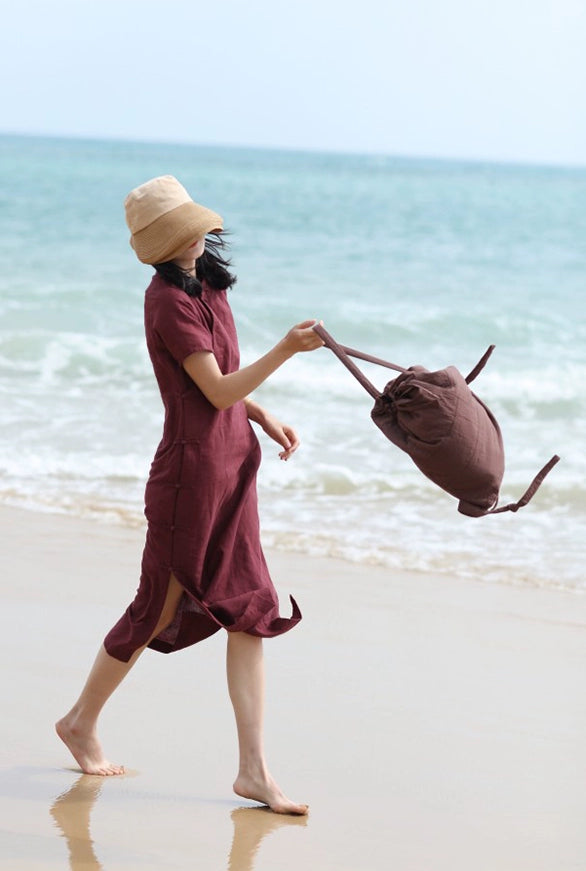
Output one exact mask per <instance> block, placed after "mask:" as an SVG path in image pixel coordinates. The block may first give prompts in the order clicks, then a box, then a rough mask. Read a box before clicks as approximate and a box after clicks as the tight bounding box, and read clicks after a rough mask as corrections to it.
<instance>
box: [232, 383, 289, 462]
mask: <svg viewBox="0 0 586 871" xmlns="http://www.w3.org/2000/svg"><path fill="white" fill-rule="evenodd" d="M244 404H245V405H246V413H247V415H248V418H249V420H252V421H254V423H258V424H259V425H260V426H261V427H262V428H263V430H264V431H265V432H266V434H267V435H268V436H269V437H270V438H272V439H273V441H276V442H277V444H278V445H281V447H282V448H283V450H282V451H280V452H279V457H280V458H281V459H282V460H288V459H289V457H290V456H291V454H294V453H295V451H296V450H297V448H298V447H299V437H298V435H297V433H296V432H295V430H294V429H293V428H292V427H290V426H288V425H287V424H286V423H281V421H280V420H278V419H277V418H276V417H275V416H274V415H273V414H270V413H269V412H268V411H267V410H266V409H265V408H263V407H262V405H259V404H258V402H255V400H254V399H251V398H250V397H249V396H247V397H245V399H244Z"/></svg>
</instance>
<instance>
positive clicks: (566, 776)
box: [0, 506, 586, 871]
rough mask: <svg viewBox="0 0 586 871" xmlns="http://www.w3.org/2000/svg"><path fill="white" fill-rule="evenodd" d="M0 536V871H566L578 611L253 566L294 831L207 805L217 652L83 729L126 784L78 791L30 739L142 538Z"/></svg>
mask: <svg viewBox="0 0 586 871" xmlns="http://www.w3.org/2000/svg"><path fill="white" fill-rule="evenodd" d="M0 520H1V521H2V525H1V528H2V555H3V565H4V572H3V577H4V583H3V585H2V607H3V613H4V614H5V617H6V619H5V627H4V628H5V631H4V633H3V636H2V648H3V654H4V661H5V663H7V664H8V667H5V675H6V676H5V695H6V698H8V699H10V703H9V705H8V708H7V711H6V713H5V716H4V717H3V719H2V724H1V726H0V729H1V737H2V742H1V744H0V746H1V747H2V751H1V757H0V758H1V763H0V783H1V784H2V789H1V790H0V808H1V810H2V814H3V820H4V823H3V827H2V828H3V837H4V838H5V841H6V844H7V849H5V850H4V858H0V869H6V871H8V869H9V868H10V869H11V871H13V869H20V868H22V869H26V871H36V869H40V871H49V869H60V871H62V869H63V868H64V867H67V866H66V862H67V856H68V850H69V861H70V867H71V868H73V869H77V868H80V867H87V868H89V869H95V871H99V869H101V868H104V869H105V868H107V869H108V871H111V869H112V871H123V869H128V871H150V869H153V871H154V869H155V868H157V869H159V868H161V867H166V868H167V867H168V868H171V869H173V868H177V869H184V868H185V867H187V866H188V865H189V863H191V865H194V866H197V867H198V868H201V869H203V871H208V869H209V871H212V869H213V871H218V869H220V871H221V869H222V868H229V869H230V871H248V869H252V868H254V869H257V871H261V869H262V868H265V867H266V868H272V867H278V868H279V869H280V871H293V869H295V871H298V869H299V867H306V868H308V869H311V871H313V869H315V871H330V869H332V871H333V869H336V871H340V869H341V871H356V869H357V868H368V869H369V871H387V869H388V868H389V867H391V866H396V867H398V868H401V871H421V868H422V867H430V868H434V869H444V868H445V869H447V868H450V871H460V869H461V871H464V869H466V871H467V869H468V868H469V867H470V866H471V865H472V864H473V865H474V867H475V869H478V871H493V869H494V868H495V867H499V868H502V869H504V871H550V869H551V868H553V867H555V868H556V869H557V871H570V869H574V871H575V869H577V868H581V867H586V832H585V831H584V826H583V821H582V816H581V808H582V807H583V804H584V799H585V798H586V787H585V786H584V783H583V778H581V776H580V771H581V770H582V769H583V767H584V765H585V764H586V749H585V748H584V741H583V735H584V730H585V728H586V699H585V694H584V691H583V675H584V669H585V666H586V645H585V643H584V639H585V637H586V636H585V630H586V599H585V598H584V597H581V596H576V595H574V594H571V595H570V594H569V593H568V592H566V591H557V590H551V589H544V588H529V587H522V588H521V587H514V586H506V585H501V584H491V583H487V582H482V581H472V580H467V579H455V578H449V577H445V576H443V577H441V578H439V577H437V576H434V575H426V574H423V573H418V572H413V573H408V572H404V571H403V572H393V571H390V570H388V569H384V568H380V567H376V566H375V567H371V566H366V567H364V566H360V565H357V564H352V563H349V562H345V561H342V560H336V559H333V558H322V557H308V556H304V555H300V554H289V553H284V552H282V551H271V550H267V561H268V563H269V568H270V569H271V573H272V575H273V578H274V580H275V584H276V586H277V589H278V591H279V595H280V598H281V602H282V607H283V611H284V612H286V613H287V605H286V603H287V596H288V594H289V593H292V594H293V595H294V596H295V598H296V599H297V600H298V601H299V604H300V607H301V610H302V612H303V615H304V619H303V621H302V622H301V624H300V626H299V627H298V628H296V629H294V630H293V631H291V632H290V633H287V634H286V635H284V636H281V637H280V638H278V639H271V640H270V641H267V643H266V644H265V651H266V659H267V683H268V699H267V749H268V753H269V758H270V760H271V766H272V767H273V769H274V773H275V775H276V777H277V779H278V780H279V781H280V782H281V784H282V786H283V788H284V789H285V791H286V792H288V793H289V794H290V795H291V797H292V798H294V799H295V800H299V801H308V802H309V804H310V816H309V819H308V820H307V822H306V824H303V825H299V823H294V822H293V823H291V822H290V821H289V820H284V821H281V820H278V821H275V819H274V815H271V814H267V813H265V812H263V811H258V810H253V803H251V802H246V801H244V800H239V799H238V798H237V797H236V796H234V795H233V794H232V792H231V783H232V780H233V777H234V774H235V772H234V766H235V761H236V748H235V736H234V728H233V723H232V714H231V710H230V706H229V702H228V700H227V694H226V689H225V678H224V646H225V645H224V639H223V633H218V634H217V635H216V636H214V637H212V638H211V639H208V640H207V641H205V642H202V643H201V644H199V645H196V647H195V648H189V649H187V650H186V651H181V652H178V653H175V654H173V655H172V656H163V655H161V654H158V653H155V652H153V651H147V652H146V653H145V654H144V657H143V658H142V659H141V662H140V663H139V664H138V665H137V667H136V668H135V669H134V670H133V671H132V673H131V674H130V675H129V677H128V678H127V680H126V682H125V684H124V687H123V688H122V689H121V690H119V691H118V692H117V693H116V694H115V696H114V697H113V698H112V700H111V702H110V703H109V705H108V707H107V709H106V711H105V713H104V717H103V720H102V739H103V741H104V745H105V750H106V752H107V753H108V754H109V755H110V757H111V758H112V759H113V760H114V761H117V762H121V763H123V764H126V765H127V766H128V768H129V773H128V774H127V775H126V776H124V777H121V778H109V779H107V782H104V780H103V779H96V778H91V777H87V776H81V777H80V774H79V772H76V771H75V765H74V763H73V761H72V760H71V759H69V758H68V755H67V751H66V750H65V748H64V747H62V746H61V744H60V742H59V741H58V739H57V738H56V736H55V735H54V733H53V726H52V724H53V722H54V720H55V719H57V717H58V716H60V715H61V714H62V713H63V711H64V710H65V709H66V707H68V706H69V705H70V704H71V702H72V700H73V698H74V696H75V695H77V693H78V691H79V689H80V686H81V682H82V680H83V679H84V678H85V674H86V672H87V669H88V668H89V666H90V664H91V661H92V659H93V656H94V654H95V652H96V649H97V647H98V645H99V644H100V642H101V639H102V637H103V635H104V634H105V632H106V631H107V630H108V629H109V627H110V625H111V624H112V623H113V622H114V621H115V620H116V619H117V618H118V616H119V614H120V613H121V611H122V610H123V609H124V608H125V607H126V605H127V604H128V601H129V600H130V599H131V598H132V596H133V595H134V590H135V587H136V585H137V583H138V571H139V565H140V555H141V551H142V542H143V530H142V529H130V528H125V527H121V526H116V525H113V524H112V525H111V524H103V523H93V522H92V521H88V520H84V519H80V518H74V517H71V516H68V515H56V514H49V513H35V512H32V511H28V510H24V509H16V508H8V507H7V506H0ZM96 781H97V782H96ZM242 808H244V810H240V809H242ZM293 826H295V828H293ZM269 834H270V837H266V836H267V835H269ZM265 838H266V840H265ZM247 845H248V846H247ZM72 850H73V851H74V852H75V851H76V850H77V852H76V853H75V856H76V857H77V858H74V853H73V852H71V851H72ZM80 850H82V852H83V851H85V857H86V858H85V861H86V862H87V863H88V864H87V865H86V866H80V865H79V861H81V859H80V854H79V851H80ZM255 851H257V852H255ZM92 857H93V858H92ZM230 857H231V858H230ZM257 860H258V863H260V864H257ZM76 862H77V863H78V864H77V865H76V864H75V863H76ZM92 863H93V864H92ZM102 863H103V864H102ZM262 863H264V864H262Z"/></svg>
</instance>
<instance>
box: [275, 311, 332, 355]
mask: <svg viewBox="0 0 586 871" xmlns="http://www.w3.org/2000/svg"><path fill="white" fill-rule="evenodd" d="M315 324H317V321H316V320H315V319H314V320H312V321H302V323H300V324H296V325H295V326H294V327H291V329H290V330H289V332H288V333H287V335H286V336H285V337H284V338H283V339H281V342H280V343H279V344H280V345H281V346H282V347H283V349H284V350H285V351H286V352H287V354H290V355H291V356H293V354H297V353H298V352H300V351H315V350H316V349H317V348H321V347H322V346H323V341H322V340H321V339H320V337H319V336H318V334H317V333H316V332H315V330H314V329H313V327H314V326H315ZM320 324H321V321H320Z"/></svg>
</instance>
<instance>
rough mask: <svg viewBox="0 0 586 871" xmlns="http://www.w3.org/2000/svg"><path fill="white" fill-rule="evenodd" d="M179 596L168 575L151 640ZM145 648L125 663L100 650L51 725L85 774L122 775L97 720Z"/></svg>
mask: <svg viewBox="0 0 586 871" xmlns="http://www.w3.org/2000/svg"><path fill="white" fill-rule="evenodd" d="M182 594H183V587H182V586H181V584H180V583H179V581H178V580H177V578H176V577H175V576H174V575H171V577H170V579H169V587H168V590H167V597H166V599H165V604H164V606H163V611H162V612H161V616H160V618H159V621H158V623H157V626H156V628H155V630H154V632H153V634H152V635H151V638H155V637H156V636H157V635H158V634H159V633H160V632H162V631H163V629H164V628H165V627H166V626H168V625H169V623H171V621H172V620H173V617H174V615H175V612H176V610H177V606H178V604H179V600H180V599H181V596H182ZM149 640H150V639H149ZM146 647H147V645H146V644H145V645H144V647H141V648H139V649H138V650H137V651H136V652H135V653H134V654H133V655H132V657H131V658H130V660H129V661H128V662H121V661H120V660H119V659H114V657H113V656H110V655H109V654H108V653H107V652H106V650H105V648H104V647H103V646H102V647H101V648H100V650H99V652H98V655H97V657H96V660H95V662H94V665H93V667H92V670H91V671H90V674H89V677H88V679H87V681H86V684H85V686H84V688H83V690H82V692H81V695H80V697H79V699H78V700H77V702H76V703H75V704H74V706H73V707H72V709H71V710H70V711H69V713H68V714H66V715H65V716H64V717H63V718H62V719H61V720H59V721H58V722H57V723H56V724H55V729H56V730H57V734H58V735H59V737H60V738H61V740H62V741H63V742H64V743H65V744H66V745H67V747H68V748H69V750H70V751H71V754H72V756H73V758H74V759H75V760H76V762H77V763H78V765H79V767H80V768H81V770H82V771H83V772H84V773H85V774H103V775H109V774H123V773H124V768H123V766H121V765H114V764H113V763H111V762H109V761H108V760H107V759H106V758H105V756H104V753H103V751H102V747H101V745H100V742H99V740H98V734H97V725H98V717H99V715H100V712H101V710H102V708H103V707H104V705H105V704H106V702H107V701H108V699H109V698H110V696H111V695H112V693H113V692H114V690H115V689H116V688H117V687H118V686H119V685H120V684H121V683H122V681H123V680H124V678H125V677H126V675H127V674H128V672H129V671H130V669H131V668H132V666H133V665H134V664H135V662H136V661H137V659H138V658H139V656H140V654H141V653H142V652H143V650H144V649H145V648H146Z"/></svg>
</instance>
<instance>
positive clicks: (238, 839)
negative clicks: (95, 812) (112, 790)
mask: <svg viewBox="0 0 586 871" xmlns="http://www.w3.org/2000/svg"><path fill="white" fill-rule="evenodd" d="M107 781H108V778H104V777H99V776H96V775H91V774H82V775H81V777H79V778H78V779H77V780H76V781H75V783H74V784H73V785H72V786H71V787H70V788H69V789H68V790H66V791H65V792H64V793H62V794H61V795H60V796H58V798H56V799H55V801H54V802H53V804H52V805H51V809H50V813H51V816H52V817H53V819H54V821H55V824H56V826H57V828H58V829H59V831H60V834H61V835H63V837H64V838H65V840H66V841H67V848H68V850H69V867H70V871H104V867H103V865H102V864H101V863H100V861H99V860H98V858H97V855H96V852H95V850H94V842H93V840H92V836H91V829H90V817H91V812H92V809H93V807H94V805H95V803H96V801H97V800H98V798H99V796H100V793H101V791H102V786H103V784H104V783H105V782H107ZM230 816H231V818H232V823H233V826H234V832H233V836H232V846H231V848H230V854H229V856H228V866H227V871H254V864H255V857H256V855H257V853H258V850H259V847H260V845H261V842H262V841H263V839H264V838H265V837H266V836H267V835H269V834H270V833H271V832H274V831H275V830H276V829H279V828H281V827H282V826H306V825H307V820H308V817H306V816H285V815H282V814H275V813H273V812H272V811H271V810H269V808H266V807H239V808H235V809H234V810H233V811H232V812H231V814H230Z"/></svg>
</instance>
